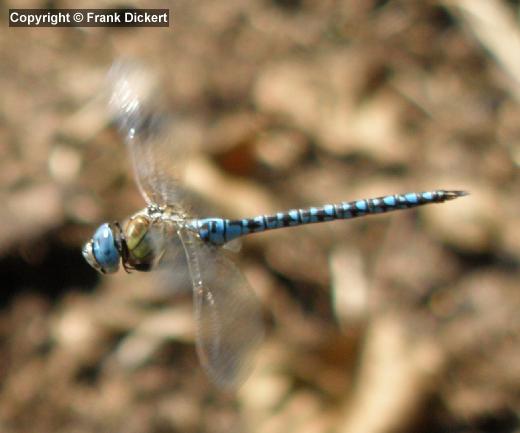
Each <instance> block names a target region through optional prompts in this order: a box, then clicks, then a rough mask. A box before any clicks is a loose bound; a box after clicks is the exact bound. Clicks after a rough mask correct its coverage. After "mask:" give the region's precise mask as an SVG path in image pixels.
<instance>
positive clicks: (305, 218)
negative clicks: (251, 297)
mask: <svg viewBox="0 0 520 433" xmlns="http://www.w3.org/2000/svg"><path fill="white" fill-rule="evenodd" d="M466 194H467V193H466V192H464V191H444V190H436V191H427V192H411V193H406V194H394V195H387V196H384V197H376V198H369V199H363V200H355V201H350V202H342V203H337V204H326V205H324V206H320V207H309V208H305V209H291V210H289V211H286V212H277V213H276V214H274V215H259V216H256V217H253V218H244V219H239V220H229V219H223V218H205V219H197V220H194V221H193V222H192V225H193V226H194V228H195V229H196V230H197V231H198V233H199V236H200V238H201V239H202V240H204V241H206V242H209V243H212V244H214V245H223V244H225V243H226V242H229V241H231V240H233V239H236V238H238V237H240V236H244V235H247V234H250V233H259V232H263V231H266V230H273V229H279V228H283V227H294V226H299V225H302V224H311V223H319V222H326V221H334V220H339V219H350V218H357V217H361V216H366V215H371V214H376V213H383V212H390V211H393V210H400V209H409V208H412V207H416V206H421V205H425V204H430V203H442V202H444V201H446V200H453V199H455V198H457V197H461V196H464V195H466Z"/></svg>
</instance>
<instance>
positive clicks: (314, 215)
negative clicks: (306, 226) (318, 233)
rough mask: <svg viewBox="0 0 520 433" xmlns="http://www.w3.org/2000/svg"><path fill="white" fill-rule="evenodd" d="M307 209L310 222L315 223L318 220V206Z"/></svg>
mask: <svg viewBox="0 0 520 433" xmlns="http://www.w3.org/2000/svg"><path fill="white" fill-rule="evenodd" d="M309 211H310V213H311V217H310V222H311V223H317V222H318V208H315V207H311V208H309Z"/></svg>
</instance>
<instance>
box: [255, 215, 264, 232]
mask: <svg viewBox="0 0 520 433" xmlns="http://www.w3.org/2000/svg"><path fill="white" fill-rule="evenodd" d="M253 221H254V224H255V227H254V228H253V232H255V233H256V232H263V231H264V230H265V224H264V217H263V216H261V215H260V216H256V217H254V218H253Z"/></svg>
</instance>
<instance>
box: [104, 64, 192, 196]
mask: <svg viewBox="0 0 520 433" xmlns="http://www.w3.org/2000/svg"><path fill="white" fill-rule="evenodd" d="M108 81H109V83H108V84H109V95H110V96H109V98H110V99H109V109H110V112H111V115H112V116H113V117H114V119H115V121H116V123H117V125H118V126H119V129H120V131H121V133H122V134H123V136H124V137H125V140H126V144H127V147H128V151H129V153H130V157H131V160H132V164H133V169H134V175H135V178H136V182H137V185H138V187H139V190H140V191H141V194H142V195H143V197H144V199H145V200H146V202H147V203H148V204H150V203H156V204H159V205H165V204H175V203H177V202H178V201H179V200H180V199H181V196H182V194H181V188H180V186H179V182H178V176H179V174H180V173H178V172H174V170H173V168H174V167H173V166H174V164H175V166H176V167H180V166H182V165H183V164H182V159H183V158H182V156H183V154H184V153H185V152H184V151H183V148H184V147H185V146H184V145H185V143H183V142H182V141H183V140H176V138H177V137H175V132H176V131H177V130H178V129H177V128H175V129H174V127H173V125H174V122H173V119H172V117H171V116H169V115H168V114H167V113H166V111H164V112H161V111H160V110H158V109H157V108H156V106H157V104H158V101H157V100H158V99H160V98H158V97H157V93H158V92H157V81H156V79H155V77H153V75H152V74H149V73H147V71H146V70H145V69H144V68H142V67H140V66H139V65H137V64H133V63H129V62H118V63H115V64H114V65H113V66H112V68H111V70H110V72H109V74H108Z"/></svg>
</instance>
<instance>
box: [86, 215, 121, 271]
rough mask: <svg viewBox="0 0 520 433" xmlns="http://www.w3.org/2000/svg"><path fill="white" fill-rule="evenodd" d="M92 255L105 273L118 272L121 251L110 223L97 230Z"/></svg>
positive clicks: (93, 239)
mask: <svg viewBox="0 0 520 433" xmlns="http://www.w3.org/2000/svg"><path fill="white" fill-rule="evenodd" d="M92 254H93V255H94V258H95V260H96V262H97V264H98V265H99V267H100V268H101V270H102V271H103V272H105V273H112V272H116V271H117V270H118V269H119V259H120V255H119V251H118V249H117V246H116V243H115V239H114V233H113V231H112V229H111V228H110V225H109V224H108V223H105V224H103V225H101V226H99V228H98V229H97V230H96V232H95V233H94V236H93V237H92Z"/></svg>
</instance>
